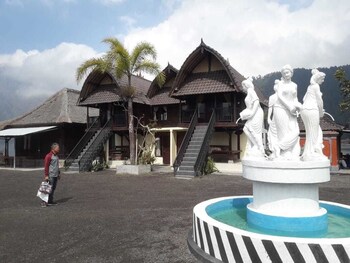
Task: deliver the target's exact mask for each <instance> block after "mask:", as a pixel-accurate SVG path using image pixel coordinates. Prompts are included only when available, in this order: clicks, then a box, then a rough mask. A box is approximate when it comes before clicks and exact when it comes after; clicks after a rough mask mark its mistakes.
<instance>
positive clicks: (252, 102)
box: [240, 79, 265, 157]
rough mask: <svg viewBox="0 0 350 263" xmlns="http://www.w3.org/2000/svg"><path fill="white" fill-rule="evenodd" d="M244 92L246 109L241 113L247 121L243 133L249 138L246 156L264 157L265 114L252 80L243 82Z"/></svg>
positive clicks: (242, 117)
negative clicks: (263, 132) (263, 133)
mask: <svg viewBox="0 0 350 263" xmlns="http://www.w3.org/2000/svg"><path fill="white" fill-rule="evenodd" d="M242 87H243V91H244V92H245V93H247V96H246V98H245V100H244V102H245V105H246V109H245V110H243V111H242V112H241V113H240V117H241V119H242V120H247V122H246V123H245V125H244V128H243V131H244V133H245V134H246V135H247V137H248V142H247V148H246V155H247V156H254V157H263V156H264V154H265V151H264V146H263V141H262V129H263V125H264V112H263V110H262V108H261V106H260V102H259V98H258V96H257V95H256V92H255V90H254V85H253V82H252V81H251V79H246V80H244V81H243V82H242Z"/></svg>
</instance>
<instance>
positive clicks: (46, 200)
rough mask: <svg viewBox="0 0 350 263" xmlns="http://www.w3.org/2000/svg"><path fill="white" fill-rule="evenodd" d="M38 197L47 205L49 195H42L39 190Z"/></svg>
mask: <svg viewBox="0 0 350 263" xmlns="http://www.w3.org/2000/svg"><path fill="white" fill-rule="evenodd" d="M36 196H37V197H39V198H40V199H41V200H43V201H44V202H46V203H47V202H48V201H49V194H45V193H42V192H40V191H39V190H38V193H37V195H36Z"/></svg>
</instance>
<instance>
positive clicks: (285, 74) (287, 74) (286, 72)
mask: <svg viewBox="0 0 350 263" xmlns="http://www.w3.org/2000/svg"><path fill="white" fill-rule="evenodd" d="M281 73H282V78H283V79H284V80H290V79H291V78H292V76H293V68H292V67H291V65H289V64H287V65H285V66H283V68H282V69H281Z"/></svg>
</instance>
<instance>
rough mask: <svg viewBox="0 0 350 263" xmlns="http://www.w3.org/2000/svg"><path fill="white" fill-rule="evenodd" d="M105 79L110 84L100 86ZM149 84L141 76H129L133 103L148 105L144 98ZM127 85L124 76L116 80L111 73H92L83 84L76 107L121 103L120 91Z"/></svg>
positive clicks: (126, 79)
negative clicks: (108, 80) (133, 91)
mask: <svg viewBox="0 0 350 263" xmlns="http://www.w3.org/2000/svg"><path fill="white" fill-rule="evenodd" d="M106 77H109V78H110V80H111V82H110V83H108V84H107V85H105V84H101V82H102V81H103V80H104V79H105V78H106ZM150 84H151V82H150V81H149V80H147V79H145V78H143V77H141V76H135V75H132V76H131V86H132V87H133V88H134V89H135V94H134V102H136V103H141V104H150V102H149V99H148V98H147V96H146V95H147V92H148V89H149V86H150ZM127 85H128V78H127V76H126V75H124V76H123V77H122V78H117V77H116V76H115V75H114V73H113V72H105V73H101V72H99V71H92V72H91V73H90V74H89V75H88V77H87V78H86V80H85V82H84V84H83V87H82V89H81V93H80V96H79V100H78V105H80V106H88V105H96V104H101V103H111V102H119V101H122V100H123V97H122V89H123V88H126V87H127Z"/></svg>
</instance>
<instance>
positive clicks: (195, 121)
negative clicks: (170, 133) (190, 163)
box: [173, 109, 198, 174]
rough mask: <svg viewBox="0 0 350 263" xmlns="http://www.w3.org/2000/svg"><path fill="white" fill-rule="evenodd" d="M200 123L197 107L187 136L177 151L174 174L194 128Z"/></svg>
mask: <svg viewBox="0 0 350 263" xmlns="http://www.w3.org/2000/svg"><path fill="white" fill-rule="evenodd" d="M197 123H198V110H197V109H196V110H195V111H194V113H193V116H192V119H191V122H190V125H189V126H188V130H187V132H186V134H185V137H184V138H183V140H182V143H181V146H180V149H179V152H178V153H177V156H176V158H175V161H174V164H173V168H174V174H175V173H176V172H177V170H178V169H179V166H180V164H181V162H182V159H183V157H184V155H185V152H186V149H187V147H188V145H189V143H190V140H191V137H192V134H193V132H194V129H195V127H196V125H197Z"/></svg>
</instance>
